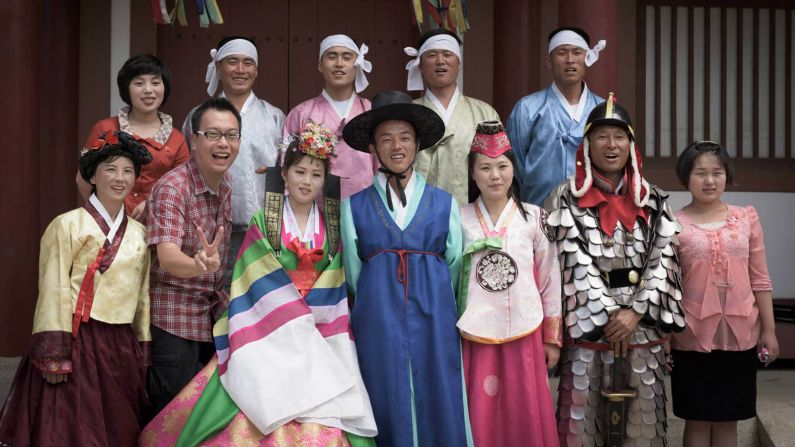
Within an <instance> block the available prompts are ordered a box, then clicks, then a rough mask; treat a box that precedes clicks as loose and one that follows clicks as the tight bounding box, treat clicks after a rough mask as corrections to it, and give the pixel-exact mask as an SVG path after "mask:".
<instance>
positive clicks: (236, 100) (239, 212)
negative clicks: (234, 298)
mask: <svg viewBox="0 0 795 447" xmlns="http://www.w3.org/2000/svg"><path fill="white" fill-rule="evenodd" d="M210 58H211V60H210V63H209V64H207V74H206V76H205V81H206V82H207V84H208V86H207V94H208V95H210V96H211V97H212V96H214V95H215V93H216V91H217V90H218V86H219V84H220V87H221V94H220V95H219V96H220V97H222V98H226V99H228V100H229V102H230V103H232V105H233V106H234V107H235V109H237V111H238V112H239V113H240V117H241V119H242V120H243V121H242V123H243V127H245V129H246V131H245V133H243V134H242V138H241V139H240V156H239V157H238V159H237V163H235V164H234V165H233V166H232V168H231V169H230V171H229V173H230V174H231V176H232V235H231V236H232V239H231V242H230V249H229V260H228V261H227V265H228V266H229V269H228V271H227V272H226V277H225V279H224V289H225V290H226V291H227V292H229V287H230V285H231V283H232V268H233V267H234V265H235V257H236V256H237V252H238V250H239V249H240V245H241V244H242V243H243V235H244V234H245V233H246V229H247V228H248V224H249V221H250V220H251V216H253V215H254V213H256V212H257V211H258V210H259V209H260V208H262V205H263V203H264V201H265V170H266V169H267V167H269V166H274V165H275V164H276V158H277V156H278V153H279V143H280V142H281V138H282V128H283V127H284V113H283V112H282V111H281V110H279V109H278V108H276V107H274V106H273V105H271V104H269V103H268V102H267V101H265V100H263V99H260V98H257V96H256V95H255V94H254V81H255V80H256V79H257V74H258V71H257V67H258V64H259V62H258V61H259V58H258V54H257V46H256V44H254V42H253V41H252V40H250V39H247V38H245V37H239V36H231V37H227V38H225V39H223V40H221V41H220V42H219V43H218V47H216V48H214V49H212V50H210ZM193 113H194V112H193V111H191V113H189V114H188V117H187V118H186V119H185V124H183V125H182V133H183V134H185V135H192V134H193V130H194V127H193V126H192V125H191V124H192V119H191V117H192V115H193ZM191 147H193V146H191ZM275 175H279V173H276V174H275Z"/></svg>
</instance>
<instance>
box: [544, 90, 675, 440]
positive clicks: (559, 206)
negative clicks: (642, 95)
mask: <svg viewBox="0 0 795 447" xmlns="http://www.w3.org/2000/svg"><path fill="white" fill-rule="evenodd" d="M641 167H642V163H641V155H640V151H638V150H637V149H636V147H635V135H634V131H633V129H632V123H631V122H630V119H629V115H628V114H627V112H626V110H624V108H623V107H621V106H620V105H619V104H617V103H615V102H614V100H613V94H612V93H611V94H610V97H609V98H608V100H607V101H606V102H603V103H601V104H599V105H597V106H596V107H595V108H594V109H593V111H592V112H591V113H590V115H589V116H588V121H587V123H586V125H585V135H584V138H583V141H582V144H581V145H580V147H579V148H578V150H577V156H576V169H575V175H574V176H573V177H571V178H570V179H569V180H567V181H566V182H564V183H562V184H561V185H560V186H558V187H557V188H556V189H555V190H554V191H553V192H552V193H551V194H550V196H549V198H548V199H547V201H546V203H545V207H546V209H547V210H548V211H549V212H550V214H549V219H548V222H547V223H548V226H549V227H548V229H549V237H550V238H551V239H554V240H556V241H557V244H558V251H559V254H560V255H559V256H560V266H561V270H562V275H561V276H562V279H563V316H564V328H565V329H564V335H565V341H564V348H563V351H562V353H561V359H560V365H559V370H558V371H559V372H560V376H561V377H560V384H559V396H558V413H557V419H558V432H559V434H560V441H561V445H564V446H580V445H582V446H603V445H608V446H621V445H623V446H664V445H666V438H665V434H666V429H667V421H666V412H665V402H666V396H665V386H664V381H663V377H664V369H665V368H666V362H667V360H668V358H667V356H666V355H665V354H664V352H665V350H664V345H665V344H666V342H667V335H666V334H667V333H670V332H672V331H676V332H678V331H681V330H682V329H683V328H684V325H685V319H684V313H683V311H682V304H681V300H682V291H681V284H680V276H679V265H678V262H677V258H676V254H675V253H674V244H675V243H676V233H677V232H678V231H679V225H678V223H677V222H676V220H675V219H674V215H673V212H672V211H671V209H670V208H669V207H668V203H667V198H668V194H667V193H665V192H664V191H662V190H661V189H659V188H658V187H656V186H654V185H650V184H649V183H648V182H647V181H646V180H645V179H644V178H643V175H642V171H641Z"/></svg>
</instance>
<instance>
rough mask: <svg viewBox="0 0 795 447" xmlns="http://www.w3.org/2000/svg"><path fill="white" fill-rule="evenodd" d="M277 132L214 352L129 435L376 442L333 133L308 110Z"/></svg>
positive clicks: (180, 442)
mask: <svg viewBox="0 0 795 447" xmlns="http://www.w3.org/2000/svg"><path fill="white" fill-rule="evenodd" d="M288 141H289V143H288V144H287V145H286V148H285V152H284V157H283V161H282V167H281V176H278V175H269V176H268V179H267V183H268V184H267V186H266V189H267V192H266V197H265V206H264V208H263V209H262V210H260V211H259V212H258V213H257V214H255V215H254V216H253V217H252V219H251V226H250V227H249V229H248V232H247V233H246V236H245V238H244V240H243V245H242V246H241V249H240V251H239V252H238V255H237V262H236V263H235V266H234V272H233V279H232V293H231V297H232V298H231V301H230V305H229V310H228V312H227V314H226V315H224V317H222V318H221V319H220V320H219V321H218V322H217V323H216V325H215V327H214V330H213V335H214V338H215V345H216V350H217V354H218V355H217V358H215V359H213V361H211V362H210V363H209V364H208V365H207V366H206V367H205V368H204V369H203V370H202V371H200V372H199V374H198V375H197V376H196V377H195V378H194V379H193V380H192V381H191V382H190V383H189V384H188V385H187V386H186V387H185V388H184V389H183V390H182V391H181V392H180V393H179V394H178V395H177V397H176V398H174V400H173V401H171V403H169V405H168V406H166V408H164V409H163V411H161V412H160V414H158V415H157V416H156V417H155V419H154V420H152V422H150V423H149V425H147V427H146V428H145V429H144V431H143V433H142V434H141V437H140V439H139V445H142V446H167V445H168V446H171V445H177V446H187V445H190V446H193V445H207V446H209V445H213V446H217V445H228V446H240V445H257V446H294V445H301V446H348V445H353V446H360V445H375V444H374V442H373V441H372V439H370V438H372V437H374V436H375V435H376V433H377V431H376V426H375V419H374V418H373V413H372V409H371V407H370V401H369V397H368V395H367V391H366V389H365V387H364V385H363V383H362V379H361V375H360V373H359V365H358V361H357V357H356V348H355V345H354V342H353V335H352V333H351V331H350V324H349V322H348V316H349V311H348V300H347V295H346V287H345V274H344V271H343V269H342V263H341V255H340V249H339V240H340V239H339V178H337V177H333V176H330V175H328V172H329V165H330V163H332V161H331V158H332V157H334V145H335V144H336V138H335V137H334V134H333V133H332V132H331V131H330V130H329V129H328V128H327V127H325V126H324V125H322V124H317V123H314V122H311V121H310V122H308V123H307V124H306V125H305V126H304V127H303V128H302V129H301V131H300V132H299V133H297V134H293V135H292V136H291V137H290V138H289V140H288ZM277 168H278V166H277ZM271 169H274V168H271ZM324 185H325V191H324V194H323V202H324V203H323V209H322V211H321V209H320V207H318V204H317V203H316V202H315V198H316V197H318V196H319V194H320V192H321V190H323V189H324ZM285 186H286V188H285ZM285 189H287V191H289V192H288V194H289V195H286V194H285Z"/></svg>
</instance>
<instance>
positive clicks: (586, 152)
mask: <svg viewBox="0 0 795 447" xmlns="http://www.w3.org/2000/svg"><path fill="white" fill-rule="evenodd" d="M582 154H583V163H585V179H584V180H583V182H582V187H581V188H580V189H577V180H576V177H577V175H576V174H575V175H573V176H571V178H570V179H569V188H570V189H571V195H573V196H574V197H582V196H584V195H585V193H586V192H587V191H588V190H589V189H590V188H591V184H592V183H593V176H592V175H591V144H590V143H589V142H588V137H587V136H586V137H584V138H583V140H582Z"/></svg>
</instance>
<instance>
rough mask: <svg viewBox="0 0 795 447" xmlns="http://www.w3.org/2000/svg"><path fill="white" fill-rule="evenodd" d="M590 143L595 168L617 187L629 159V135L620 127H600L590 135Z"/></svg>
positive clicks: (592, 130)
mask: <svg viewBox="0 0 795 447" xmlns="http://www.w3.org/2000/svg"><path fill="white" fill-rule="evenodd" d="M588 143H589V144H590V152H591V163H593V166H594V168H595V169H596V171H597V172H599V173H600V174H602V175H603V176H604V177H606V178H608V179H609V180H611V181H612V182H613V184H614V185H616V184H617V183H618V180H619V179H620V178H621V176H622V175H623V173H624V166H626V164H627V160H628V159H629V146H630V138H629V134H628V133H627V131H626V130H624V129H622V128H620V127H616V126H610V125H605V126H599V127H596V128H594V129H591V131H590V132H589V133H588Z"/></svg>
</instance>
